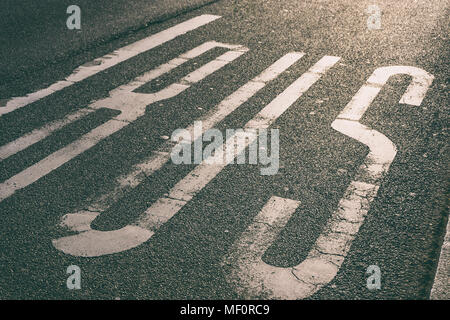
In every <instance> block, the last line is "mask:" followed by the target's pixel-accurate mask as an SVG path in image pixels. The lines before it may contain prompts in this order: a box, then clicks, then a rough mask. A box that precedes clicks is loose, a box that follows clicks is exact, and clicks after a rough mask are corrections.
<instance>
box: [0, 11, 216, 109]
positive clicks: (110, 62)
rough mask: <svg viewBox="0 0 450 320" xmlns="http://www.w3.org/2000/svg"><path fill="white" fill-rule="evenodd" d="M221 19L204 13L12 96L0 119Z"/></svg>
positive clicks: (1, 107)
mask: <svg viewBox="0 0 450 320" xmlns="http://www.w3.org/2000/svg"><path fill="white" fill-rule="evenodd" d="M219 18H221V17H220V16H215V15H210V14H205V15H201V16H198V17H195V18H192V19H189V20H187V21H184V22H182V23H179V24H177V25H175V26H173V27H171V28H168V29H166V30H163V31H161V32H158V33H156V34H154V35H151V36H149V37H147V38H144V39H142V40H139V41H136V42H134V43H132V44H130V45H127V46H125V47H122V48H120V49H118V50H116V51H114V52H112V53H109V54H107V55H105V56H103V57H101V58H97V59H95V60H93V61H91V62H88V63H86V64H84V65H82V66H80V67H78V68H77V69H75V70H74V71H73V73H72V74H71V75H70V76H68V77H67V78H66V79H65V80H62V81H58V82H56V83H54V84H52V85H51V86H49V87H48V88H45V89H42V90H39V91H36V92H33V93H30V94H28V95H27V96H25V97H16V98H12V99H10V100H8V101H7V102H6V105H4V106H1V105H0V116H1V115H3V114H6V113H9V112H12V111H14V110H17V109H19V108H22V107H25V106H26V105H29V104H30V103H33V102H36V101H38V100H40V99H42V98H45V97H47V96H49V95H51V94H53V93H55V92H57V91H60V90H62V89H64V88H67V87H69V86H71V85H73V84H75V83H77V82H80V81H82V80H84V79H87V78H89V77H90V76H93V75H95V74H97V73H99V72H101V71H104V70H107V69H109V68H111V67H113V66H115V65H117V64H119V63H121V62H123V61H126V60H128V59H130V58H133V57H135V56H137V55H139V54H141V53H143V52H146V51H148V50H150V49H153V48H156V47H158V46H160V45H162V44H164V43H166V42H168V41H170V40H173V39H175V38H176V37H178V36H181V35H183V34H185V33H187V32H189V31H192V30H195V29H197V28H199V27H201V26H204V25H206V24H208V23H210V22H212V21H214V20H217V19H219Z"/></svg>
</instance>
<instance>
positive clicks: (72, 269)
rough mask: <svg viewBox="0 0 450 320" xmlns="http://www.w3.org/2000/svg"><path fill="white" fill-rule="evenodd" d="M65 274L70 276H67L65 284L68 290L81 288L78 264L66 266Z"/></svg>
mask: <svg viewBox="0 0 450 320" xmlns="http://www.w3.org/2000/svg"><path fill="white" fill-rule="evenodd" d="M66 272H67V274H70V276H69V277H68V278H67V281H66V286H67V289H69V290H80V289H81V269H80V267H79V266H76V265H71V266H68V267H67V270H66Z"/></svg>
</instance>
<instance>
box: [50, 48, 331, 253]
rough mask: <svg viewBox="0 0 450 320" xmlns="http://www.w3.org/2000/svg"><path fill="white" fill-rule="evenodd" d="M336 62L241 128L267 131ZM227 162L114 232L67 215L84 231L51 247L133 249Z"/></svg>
mask: <svg viewBox="0 0 450 320" xmlns="http://www.w3.org/2000/svg"><path fill="white" fill-rule="evenodd" d="M338 60H339V58H338V57H331V56H325V57H324V58H322V59H321V60H320V61H319V62H318V63H317V64H316V65H314V66H313V67H312V68H310V69H309V70H308V71H307V72H306V73H304V74H303V75H302V76H301V77H300V78H298V79H297V80H296V81H294V82H293V83H292V84H291V85H290V86H289V87H288V88H287V89H285V90H284V91H283V92H282V93H281V94H279V95H278V96H277V97H276V98H275V99H274V100H272V102H270V103H269V104H268V105H267V106H265V107H264V108H263V109H262V110H261V111H260V112H259V113H258V114H257V115H256V116H255V117H254V118H253V119H252V120H250V121H249V122H248V123H247V124H246V125H245V126H244V129H265V128H268V127H269V126H270V125H271V124H272V123H273V122H274V121H275V120H276V119H277V118H278V117H280V116H281V115H282V114H283V113H284V112H285V111H286V110H287V109H288V108H289V107H290V106H291V105H292V104H293V103H294V102H295V101H297V100H298V99H299V98H300V97H301V96H302V95H303V93H304V92H306V91H307V90H308V89H309V88H310V87H311V86H312V85H313V84H314V83H315V82H316V81H317V80H318V79H320V77H321V76H322V75H323V74H324V73H325V72H326V71H327V70H328V69H330V68H331V67H332V66H333V65H334V64H335V63H336V62H337V61H338ZM236 136H237V134H235V135H233V136H232V137H229V138H228V139H227V140H226V142H225V144H226V150H227V153H228V152H233V150H234V147H235V138H236ZM256 138H257V135H256V134H255V135H253V136H252V137H251V138H249V139H247V140H246V141H245V144H239V147H238V148H236V149H237V150H236V152H235V153H234V154H235V155H237V154H239V153H240V152H242V151H243V150H245V148H246V147H247V146H248V145H250V144H251V143H252V142H253V141H254V140H255V139H256ZM226 159H227V160H226V161H225V162H224V163H222V164H214V165H211V164H207V161H204V162H202V163H201V164H200V165H198V166H197V167H196V168H195V169H194V170H192V171H191V172H190V173H189V174H188V175H187V176H186V177H185V178H183V179H182V180H181V181H179V182H178V183H177V184H176V185H175V186H174V187H173V188H172V189H170V191H169V193H168V196H167V197H163V198H160V199H158V200H157V201H156V202H155V203H154V204H153V205H152V206H150V207H149V208H148V209H147V210H146V211H145V212H144V214H143V215H142V217H141V218H140V219H139V221H138V222H137V223H136V224H134V225H128V226H125V227H123V228H121V229H118V230H113V231H97V230H92V229H90V221H92V220H93V219H95V217H96V216H97V215H98V213H96V212H83V214H82V215H78V216H77V215H76V214H75V215H70V216H69V219H68V221H67V223H66V226H73V229H75V230H77V231H83V232H81V233H79V234H76V235H73V236H68V237H64V238H60V239H56V240H54V241H53V245H54V246H55V247H56V248H57V249H59V250H61V251H63V252H65V253H67V254H71V255H74V256H84V257H95V256H102V255H105V254H113V253H118V252H122V251H125V250H129V249H131V248H134V247H136V246H138V245H140V244H142V243H144V242H145V241H147V240H148V239H150V238H151V237H152V236H153V234H154V233H155V232H156V230H158V229H159V227H160V226H161V225H163V224H164V223H166V222H167V221H168V220H169V219H170V218H172V217H173V216H174V215H175V214H176V213H177V212H178V211H179V210H180V209H181V208H183V207H184V205H186V204H187V203H188V202H189V201H190V200H191V199H192V198H193V197H194V196H195V195H196V194H197V193H198V192H200V190H201V189H203V188H204V187H205V186H206V185H207V184H208V183H209V182H210V181H211V180H212V179H214V177H216V175H217V174H219V172H220V171H222V169H223V168H225V166H226V165H227V163H228V162H230V161H233V159H234V156H226Z"/></svg>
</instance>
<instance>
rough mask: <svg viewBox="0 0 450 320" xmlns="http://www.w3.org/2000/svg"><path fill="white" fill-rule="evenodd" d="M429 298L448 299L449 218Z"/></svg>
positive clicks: (449, 273)
mask: <svg viewBox="0 0 450 320" xmlns="http://www.w3.org/2000/svg"><path fill="white" fill-rule="evenodd" d="M430 299H431V300H450V220H449V222H447V230H446V233H445V238H444V242H443V243H442V248H441V253H440V255H439V263H438V267H437V270H436V276H435V277H434V282H433V287H432V288H431V293H430Z"/></svg>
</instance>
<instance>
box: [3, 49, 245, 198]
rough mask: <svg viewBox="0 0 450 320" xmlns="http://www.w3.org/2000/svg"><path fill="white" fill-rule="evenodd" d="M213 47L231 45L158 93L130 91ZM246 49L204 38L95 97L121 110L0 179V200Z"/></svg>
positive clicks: (98, 103)
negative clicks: (181, 53)
mask: <svg viewBox="0 0 450 320" xmlns="http://www.w3.org/2000/svg"><path fill="white" fill-rule="evenodd" d="M215 47H224V48H228V49H230V50H231V51H228V52H226V53H224V54H222V55H221V56H219V57H217V58H216V59H214V60H213V61H211V62H208V63H207V64H205V65H204V66H202V67H200V68H198V69H196V70H194V71H192V72H191V73H189V74H188V75H187V76H185V77H184V78H182V79H181V80H180V81H179V82H178V83H174V84H172V85H169V86H168V87H166V88H164V89H162V90H160V91H159V92H157V93H151V94H146V93H135V92H132V90H134V89H137V88H139V87H140V86H142V85H144V84H145V83H146V82H147V81H150V80H152V79H155V78H156V77H158V76H160V75H162V74H164V73H166V72H168V71H170V70H172V69H174V68H176V67H178V66H179V65H181V64H183V63H184V62H186V61H188V59H192V58H194V57H196V56H198V55H200V54H202V53H204V52H206V51H208V50H211V49H212V48H215ZM247 51H248V49H247V48H244V47H242V46H233V45H228V44H221V43H218V42H214V41H211V42H206V43H204V44H202V45H200V46H199V47H197V48H195V49H193V50H190V51H188V52H187V53H185V54H184V55H181V56H180V57H178V58H175V59H173V60H171V61H169V62H168V63H166V64H163V65H161V66H160V67H158V68H156V69H154V70H151V71H149V72H147V73H145V74H144V75H143V76H141V77H138V78H136V79H135V80H133V81H132V82H131V83H129V84H127V85H123V86H121V87H119V88H117V89H114V90H112V91H111V92H110V97H108V98H106V99H102V100H99V101H96V102H94V103H92V104H90V105H89V107H88V108H91V109H99V108H110V109H115V110H119V111H121V114H119V115H117V116H115V117H114V118H112V119H111V120H109V121H107V122H106V123H104V124H102V125H100V126H98V127H97V128H95V129H93V130H91V131H90V132H89V133H87V134H85V135H83V136H82V137H81V138H79V139H78V140H76V141H74V142H72V143H71V144H69V145H67V146H66V147H64V148H62V149H60V150H58V151H56V152H54V153H52V154H51V155H49V156H47V157H46V158H44V159H42V160H41V161H39V162H38V163H35V164H34V165H32V166H30V167H28V168H27V169H25V170H23V171H21V172H20V173H18V174H16V175H15V176H13V177H11V178H9V179H8V180H6V181H4V182H3V183H1V184H0V201H3V200H4V199H6V198H8V197H10V196H11V195H13V194H14V193H15V192H16V191H17V190H20V189H22V188H25V187H26V186H28V185H30V184H32V183H33V182H35V181H37V180H38V179H40V178H42V177H44V176H45V175H47V174H49V173H50V172H52V171H53V170H55V169H57V168H59V167H60V166H61V165H63V164H65V163H66V162H68V161H70V160H72V159H73V158H75V157H76V156H78V155H79V154H81V153H83V152H85V151H86V150H88V149H90V148H92V147H93V146H95V145H96V144H97V143H98V142H100V141H101V140H103V139H105V138H106V137H109V136H110V135H112V134H113V133H115V132H117V131H119V130H120V129H122V128H123V127H125V126H126V125H128V124H130V123H132V122H133V121H135V120H136V119H137V118H139V117H141V116H143V115H144V114H145V109H146V107H147V106H148V105H150V104H152V103H155V102H157V101H161V100H165V99H169V98H173V97H175V96H177V95H178V94H180V93H181V92H183V91H184V90H186V89H187V88H189V87H190V86H191V85H192V84H194V83H196V82H198V81H200V80H202V79H203V78H205V77H206V76H208V75H210V74H212V73H214V72H215V71H217V70H219V69H220V68H222V67H223V66H225V65H227V64H228V63H230V62H232V61H233V60H235V59H236V58H238V57H239V56H241V55H242V54H244V53H245V52H247ZM55 126H56V125H55V124H53V125H52V128H54V127H55ZM41 131H42V130H38V132H39V133H40V132H41ZM27 138H28V140H27V141H30V140H33V141H36V140H38V139H37V138H36V135H33V134H31V135H29V136H28V137H27ZM24 139H25V138H24ZM24 144H25V143H24Z"/></svg>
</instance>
